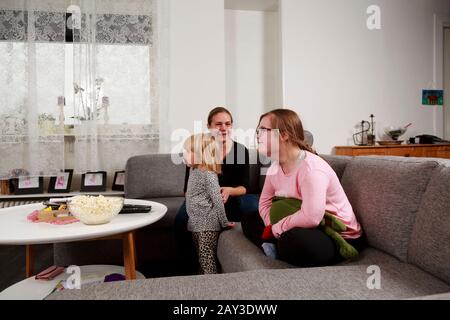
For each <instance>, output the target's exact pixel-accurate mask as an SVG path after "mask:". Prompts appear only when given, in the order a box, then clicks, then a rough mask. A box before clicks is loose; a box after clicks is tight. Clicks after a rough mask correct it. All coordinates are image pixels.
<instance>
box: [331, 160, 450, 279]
mask: <svg viewBox="0 0 450 320" xmlns="http://www.w3.org/2000/svg"><path fill="white" fill-rule="evenodd" d="M322 157H323V158H324V159H325V160H326V161H327V162H328V163H329V164H330V166H331V167H332V168H333V169H334V170H335V172H336V173H337V175H338V177H340V178H342V179H341V183H342V186H343V188H344V190H345V192H346V194H347V196H348V198H349V200H350V203H351V204H352V206H353V209H354V211H355V214H356V215H357V218H358V220H359V222H360V223H361V225H362V226H363V229H364V232H365V235H366V237H367V241H368V243H369V245H371V246H372V247H375V248H377V249H379V250H382V251H384V252H387V253H389V254H391V255H393V256H395V257H396V258H398V259H399V260H401V261H403V262H409V263H412V264H414V265H416V266H418V267H419V268H421V269H423V270H425V271H427V272H429V273H431V274H433V275H434V276H436V277H438V278H440V279H442V280H444V281H445V282H447V283H450V231H449V230H450V160H444V159H430V158H403V157H379V156H371V157H354V158H352V157H342V156H328V155H322Z"/></svg>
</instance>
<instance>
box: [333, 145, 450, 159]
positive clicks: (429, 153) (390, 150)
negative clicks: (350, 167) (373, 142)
mask: <svg viewBox="0 0 450 320" xmlns="http://www.w3.org/2000/svg"><path fill="white" fill-rule="evenodd" d="M335 149H336V155H341V156H370V155H379V156H399V157H433V158H447V159H450V144H404V145H392V146H342V147H341V146H339V147H335Z"/></svg>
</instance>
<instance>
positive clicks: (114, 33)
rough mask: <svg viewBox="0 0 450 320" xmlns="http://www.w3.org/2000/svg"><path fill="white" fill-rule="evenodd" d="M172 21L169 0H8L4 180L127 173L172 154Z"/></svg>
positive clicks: (4, 13) (3, 43)
mask: <svg viewBox="0 0 450 320" xmlns="http://www.w3.org/2000/svg"><path fill="white" fill-rule="evenodd" d="M167 21H168V19H167V1H164V0H133V1H125V0H78V1H75V0H71V1H69V0H47V1H45V0H40V1H38V0H36V1H32V0H27V1H12V0H11V1H10V0H6V1H2V2H0V57H1V60H2V61H6V63H2V64H1V65H0V115H1V120H0V134H1V140H0V153H1V158H2V161H1V162H0V176H1V177H3V178H4V177H11V176H12V175H17V172H18V171H17V170H16V172H13V173H12V170H13V169H23V170H21V171H19V174H20V173H22V172H25V173H27V174H30V175H32V176H37V175H38V176H51V175H55V174H56V173H57V172H58V171H60V170H62V169H64V168H66V169H67V168H69V169H75V172H79V173H81V172H87V171H97V170H104V171H114V170H122V169H124V167H125V162H126V160H127V159H128V158H129V157H131V156H133V155H136V154H145V153H153V152H158V151H159V150H160V149H162V148H160V146H161V145H165V139H167V138H166V137H167V136H168V135H167V133H165V132H164V131H162V132H160V123H165V122H166V121H167V119H166V118H165V117H166V115H167V100H168V99H167V94H168V90H167V87H168V84H167V66H168V58H167V57H168V53H167V51H168V50H167V46H168V44H167V43H168V40H167V39H168V38H167V35H168V25H167ZM163 110H164V112H161V111H163Z"/></svg>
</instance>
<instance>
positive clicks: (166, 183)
mask: <svg viewBox="0 0 450 320" xmlns="http://www.w3.org/2000/svg"><path fill="white" fill-rule="evenodd" d="M185 172H186V167H185V165H184V164H175V163H174V162H173V161H172V156H171V155H170V154H148V155H142V156H135V157H131V158H130V159H128V161H127V164H126V167H125V197H127V198H134V199H140V198H158V197H182V196H183V187H184V176H185Z"/></svg>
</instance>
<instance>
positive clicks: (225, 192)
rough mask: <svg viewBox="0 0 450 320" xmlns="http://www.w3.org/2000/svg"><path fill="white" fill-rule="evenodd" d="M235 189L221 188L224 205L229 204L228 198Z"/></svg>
mask: <svg viewBox="0 0 450 320" xmlns="http://www.w3.org/2000/svg"><path fill="white" fill-rule="evenodd" d="M232 191H233V188H230V187H222V188H220V194H221V195H222V201H223V203H227V201H228V198H229V197H230V196H231V193H232Z"/></svg>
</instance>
